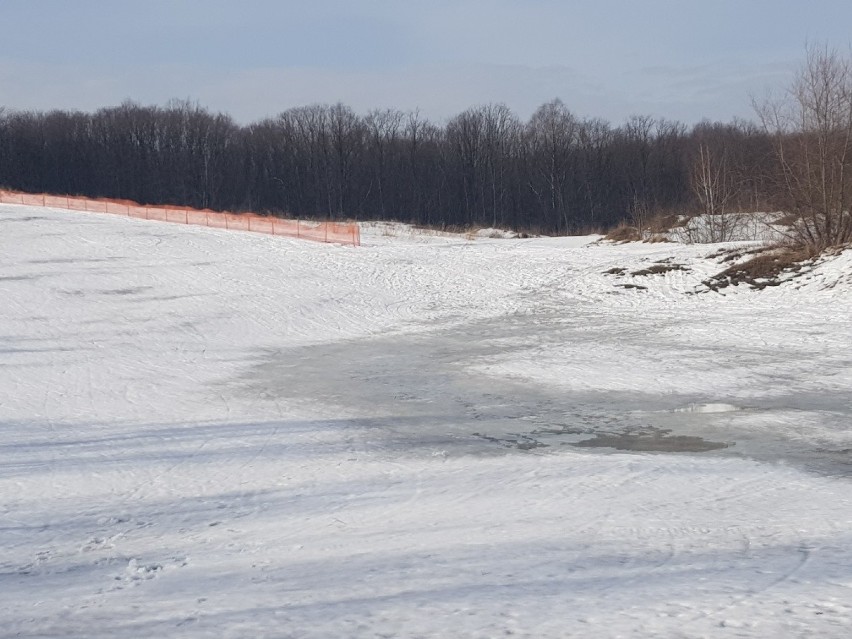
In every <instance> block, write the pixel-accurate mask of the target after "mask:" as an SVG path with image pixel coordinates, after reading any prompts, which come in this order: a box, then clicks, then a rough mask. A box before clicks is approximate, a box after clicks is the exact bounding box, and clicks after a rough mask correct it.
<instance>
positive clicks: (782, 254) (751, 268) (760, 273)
mask: <svg viewBox="0 0 852 639" xmlns="http://www.w3.org/2000/svg"><path fill="white" fill-rule="evenodd" d="M750 254H755V256H754V257H752V258H751V259H749V260H747V261H745V262H742V263H740V264H733V265H732V266H729V267H728V268H726V269H725V270H724V271H722V272H721V273H719V274H718V275H714V276H713V277H711V278H710V279H709V280H706V281H705V282H704V284H705V286H707V287H708V288H709V289H710V290H711V291H719V290H721V289H723V288H726V287H728V286H738V285H740V284H748V285H749V286H751V287H752V288H754V289H757V290H760V289H764V288H766V287H767V286H778V285H779V284H781V279H780V276H781V275H783V274H790V273H800V272H802V269H803V268H805V267H806V266H809V265H813V261H812V260H811V256H810V255H809V254H808V252H807V251H806V250H805V249H801V248H793V247H786V246H785V247H780V248H774V249H769V250H765V249H761V250H758V251H749V252H747V253H742V254H740V255H739V256H738V257H742V256H743V255H750ZM730 259H735V258H730ZM724 261H728V260H727V259H726V260H724Z"/></svg>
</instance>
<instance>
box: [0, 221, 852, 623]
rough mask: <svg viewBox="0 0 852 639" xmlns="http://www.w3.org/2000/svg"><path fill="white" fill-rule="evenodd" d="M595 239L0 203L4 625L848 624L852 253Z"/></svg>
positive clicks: (851, 617) (851, 582)
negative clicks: (758, 280)
mask: <svg viewBox="0 0 852 639" xmlns="http://www.w3.org/2000/svg"><path fill="white" fill-rule="evenodd" d="M489 235H496V234H491V233H489ZM596 239H597V238H536V239H496V238H490V237H485V238H482V237H476V239H471V238H466V237H460V236H451V235H449V234H428V233H418V232H417V231H416V230H414V229H411V228H410V227H403V226H390V225H373V226H369V227H368V226H365V227H364V233H363V242H364V246H363V247H361V248H360V249H356V248H352V247H341V246H328V245H322V244H312V243H308V242H299V241H297V240H288V239H284V238H277V237H267V236H262V235H253V234H248V233H235V232H227V231H219V230H215V229H205V228H195V227H182V226H178V225H171V224H163V223H157V222H146V221H143V220H133V219H122V218H117V217H112V216H105V215H96V214H85V213H74V212H67V211H59V210H51V209H40V208H27V207H20V206H0V300H2V302H0V362H2V369H1V370H2V375H1V376H0V448H2V464H0V636H9V637H142V636H146V637H305V638H319V637H323V638H326V637H327V638H340V637H498V636H500V637H503V636H514V637H536V638H540V637H817V636H818V637H849V636H850V634H852V568H850V566H852V491H850V479H849V475H850V468H852V466H850V463H849V455H850V450H852V430H850V423H852V422H850V416H852V393H850V388H852V350H850V345H852V313H850V310H851V309H850V291H852V252H850V251H847V252H845V253H843V254H841V255H839V256H836V257H833V258H831V259H828V258H827V259H825V260H823V261H821V262H820V263H819V264H817V266H816V267H815V268H814V269H813V270H811V271H808V272H807V273H806V274H803V275H800V276H798V277H796V278H795V279H792V280H791V281H789V282H787V283H785V284H784V285H782V286H779V287H775V288H767V289H765V290H762V291H754V290H750V289H747V288H746V287H744V286H739V287H736V288H729V289H724V290H723V291H722V294H720V293H713V292H707V291H706V287H703V286H702V284H701V282H702V281H703V280H704V279H706V278H707V277H708V276H710V275H712V274H713V273H715V272H718V271H719V270H721V269H722V268H724V266H723V265H720V264H719V263H718V262H717V261H716V260H715V259H708V258H707V256H708V255H709V254H710V253H711V252H713V251H714V250H716V249H718V247H708V246H684V245H672V244H627V245H612V244H609V243H606V242H600V241H595V240H596ZM660 261H666V262H665V263H668V264H679V265H682V267H683V268H684V269H686V270H673V271H670V272H667V273H664V274H658V275H632V274H631V273H634V272H636V271H639V270H641V269H643V268H647V267H648V266H651V265H653V264H654V263H656V262H660ZM612 268H623V269H624V272H623V273H621V274H606V273H605V271H608V270H610V269H612ZM624 285H634V286H635V285H639V286H643V287H645V288H625V287H624ZM649 432H650V433H652V435H651V438H652V440H653V438H654V437H658V438H660V439H661V440H664V441H667V440H666V437H669V438H671V437H681V438H684V439H683V441H684V442H687V444H685V445H684V448H686V449H687V450H684V451H682V452H653V451H651V452H642V451H631V450H615V449H614V448H612V447H609V446H611V442H612V441H623V440H624V439H625V438H626V439H627V440H629V439H630V437H634V436H636V435H637V434H639V435H642V436H643V437H645V436H648V433H649ZM596 437H604V438H606V437H610V438H612V439H611V440H610V441H609V443H607V442H605V441H601V443H600V445H592V446H589V445H588V444H589V442H590V441H591V440H594V439H595V438H596ZM620 438H621V439H620ZM686 438H692V439H686ZM699 438H701V439H699ZM583 441H585V442H586V445H585V446H583V447H578V446H575V445H574V444H577V443H579V442H583ZM654 441H656V440H654ZM703 441H710V442H718V443H720V444H728V447H727V448H718V447H717V448H715V449H713V450H705V451H704V452H700V451H699V450H696V449H695V448H694V446H693V444H694V443H695V442H703ZM690 451H693V452H690Z"/></svg>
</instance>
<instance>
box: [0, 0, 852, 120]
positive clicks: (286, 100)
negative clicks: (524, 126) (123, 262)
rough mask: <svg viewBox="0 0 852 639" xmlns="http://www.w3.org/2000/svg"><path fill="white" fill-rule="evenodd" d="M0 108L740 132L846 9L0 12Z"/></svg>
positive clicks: (778, 3)
mask: <svg viewBox="0 0 852 639" xmlns="http://www.w3.org/2000/svg"><path fill="white" fill-rule="evenodd" d="M0 24H2V25H3V29H2V36H0V105H5V106H7V107H11V108H18V109H50V108H66V109H67V108H77V109H87V110H89V109H96V108H98V107H101V106H107V105H113V104H117V103H120V102H121V101H123V100H125V99H133V100H135V101H138V102H141V103H144V104H149V103H157V104H162V103H164V102H166V101H167V100H169V99H170V98H181V99H186V98H189V99H191V100H197V101H198V102H200V103H201V104H202V105H205V106H207V107H209V108H210V109H212V110H217V111H219V110H221V111H226V112H229V113H231V114H232V115H233V116H234V117H235V118H237V120H239V121H241V122H249V121H252V120H255V119H259V118H262V117H266V116H269V115H274V114H277V113H279V112H281V111H283V110H285V109H287V108H289V107H293V106H299V105H303V104H309V103H314V102H337V101H342V102H344V103H346V104H349V105H351V106H352V107H353V108H355V109H356V110H357V111H359V112H366V111H367V110H369V109H371V108H387V107H397V108H401V109H414V108H419V109H420V110H421V111H422V112H423V113H424V114H425V115H427V116H428V117H430V118H433V119H436V120H441V119H443V118H446V117H449V116H452V115H454V114H456V113H458V112H459V111H461V110H463V109H465V108H467V107H469V106H474V105H477V104H482V103H487V102H503V103H505V104H507V105H509V106H510V107H511V108H512V109H513V110H514V111H516V112H517V113H518V114H519V115H521V116H522V117H528V116H529V115H530V114H531V113H532V111H533V110H534V109H535V107H537V106H538V105H540V104H541V103H543V102H545V101H548V100H550V99H552V98H554V97H559V98H561V99H562V100H563V101H564V102H565V103H566V104H567V105H568V106H569V108H571V109H572V110H573V111H575V112H576V113H578V114H579V115H581V116H597V117H603V118H606V119H609V120H612V121H614V122H620V121H622V120H624V119H625V118H626V117H628V116H629V115H631V114H636V113H641V114H651V115H655V116H663V117H669V118H674V119H680V120H684V121H686V122H696V121H698V120H700V119H702V118H710V119H719V120H730V119H731V118H732V117H747V118H748V117H751V114H752V111H751V106H750V97H751V95H758V96H760V95H763V94H764V93H765V92H766V91H767V90H769V89H776V90H777V89H778V88H782V87H783V86H784V85H785V84H786V83H787V82H788V81H789V78H790V76H791V73H792V72H793V70H794V69H795V68H796V66H797V65H798V64H799V62H800V61H801V59H802V57H803V53H804V48H805V45H806V44H807V43H808V42H810V43H818V44H826V43H827V44H829V45H830V46H835V47H837V48H838V49H840V50H842V51H843V52H848V50H849V45H850V40H852V30H850V28H849V27H850V25H852V2H850V1H849V0H811V1H810V2H807V3H806V2H804V0H739V1H738V2H734V1H731V0H705V1H703V2H690V1H688V0H682V1H680V2H677V1H674V0H597V1H586V0H574V1H571V0H568V1H562V2H558V1H556V0H527V1H525V2H510V1H508V0H458V1H456V2H449V1H444V0H434V1H426V0H423V1H421V2H390V1H384V0H370V1H362V2H359V1H355V0H353V1H349V2H345V1H342V0H313V1H307V0H306V1H305V2H281V1H279V2H274V1H272V0H242V1H241V2H236V1H228V2H226V1H222V0H206V1H203V0H171V1H166V0H145V1H144V2H140V1H139V0H0Z"/></svg>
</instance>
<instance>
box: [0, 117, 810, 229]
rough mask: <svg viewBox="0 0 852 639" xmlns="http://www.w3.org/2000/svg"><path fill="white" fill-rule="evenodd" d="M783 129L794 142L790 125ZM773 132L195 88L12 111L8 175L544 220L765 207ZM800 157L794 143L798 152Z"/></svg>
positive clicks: (258, 205) (295, 206)
mask: <svg viewBox="0 0 852 639" xmlns="http://www.w3.org/2000/svg"><path fill="white" fill-rule="evenodd" d="M782 137H783V138H784V140H785V141H788V140H789V143H790V144H792V143H793V142H792V141H793V139H794V138H792V137H789V134H788V133H787V131H784V132H783V134H782ZM776 138H777V136H776V135H775V133H774V132H772V131H769V130H768V129H766V128H762V127H760V126H758V125H756V124H752V123H749V122H744V121H737V122H733V123H710V122H703V123H701V124H698V125H696V126H693V127H687V126H685V125H683V124H681V123H678V122H673V121H669V120H661V119H654V118H651V117H646V116H636V117H632V118H630V119H629V120H628V121H627V122H626V123H624V124H623V125H620V126H614V125H612V124H610V123H608V122H606V121H603V120H600V119H582V118H578V117H577V116H576V115H574V114H573V113H572V112H571V111H570V110H569V109H568V108H567V107H566V105H564V104H563V103H562V102H561V101H559V100H554V101H552V102H549V103H547V104H544V105H542V106H541V107H540V108H539V109H538V110H537V111H536V112H535V113H534V114H533V116H532V117H531V118H530V119H529V120H527V121H522V120H521V119H520V118H519V117H518V116H517V115H515V114H514V113H513V112H512V111H511V110H510V109H509V108H507V107H506V106H505V105H502V104H490V105H484V106H480V107H475V108H471V109H468V110H466V111H464V112H463V113H460V114H459V115H457V116H456V117H454V118H452V119H450V120H449V121H447V122H445V123H441V124H438V123H434V122H430V121H429V120H427V119H426V118H424V117H423V116H422V115H421V114H420V113H418V112H416V111H415V112H402V111H397V110H392V109H388V110H375V111H372V112H370V113H367V114H366V115H359V114H356V113H355V112H353V110H352V109H350V108H349V107H347V106H345V105H342V104H336V105H312V106H305V107H298V108H294V109H290V110H287V111H285V112H283V113H281V114H280V115H279V116H277V117H275V118H270V119H266V120H263V121H260V122H256V123H253V124H250V125H248V126H240V125H238V124H236V123H235V122H234V121H233V119H232V118H230V117H229V116H228V115H225V114H221V113H212V112H210V111H208V110H206V109H204V108H202V107H200V106H198V105H195V104H192V103H188V102H172V103H169V104H167V105H166V106H164V107H157V106H140V105H137V104H134V103H130V102H127V103H125V104H122V105H120V106H118V107H113V108H106V109H101V110H99V111H97V112H95V113H81V112H66V111H51V112H15V111H6V112H2V113H0V185H3V186H6V187H9V188H15V189H21V190H26V191H33V192H50V193H68V194H80V195H87V196H94V197H100V196H102V197H115V198H127V199H132V200H136V201H139V202H144V203H150V204H156V203H175V204H186V205H190V206H195V207H209V208H213V209H220V210H254V211H259V212H266V213H272V214H285V215H295V216H300V217H303V218H331V219H335V218H355V219H383V220H400V221H406V222H415V223H420V224H429V225H451V226H469V225H478V226H499V227H508V228H514V229H517V230H527V231H537V232H545V233H567V232H573V231H577V230H582V229H589V228H606V227H609V226H611V225H614V224H616V223H618V222H619V221H621V220H623V219H632V220H634V221H635V222H636V223H637V224H639V225H642V224H645V223H646V221H647V220H648V218H649V217H651V216H653V215H655V214H658V213H673V212H678V213H684V212H706V213H709V214H717V213H725V212H727V211H734V210H752V211H753V210H766V209H767V207H769V206H771V205H772V204H773V202H772V197H773V196H772V192H771V191H772V189H771V188H770V186H771V187H773V188H775V187H777V181H778V179H777V178H778V177H779V176H783V175H784V174H783V172H781V171H780V170H777V169H776V168H775V167H776V161H775V154H774V151H773V149H774V148H775V142H776ZM785 157H786V156H785Z"/></svg>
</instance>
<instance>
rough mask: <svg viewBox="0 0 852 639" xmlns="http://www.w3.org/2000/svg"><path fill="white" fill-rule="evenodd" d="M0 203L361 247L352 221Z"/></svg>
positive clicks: (46, 201)
mask: <svg viewBox="0 0 852 639" xmlns="http://www.w3.org/2000/svg"><path fill="white" fill-rule="evenodd" d="M0 204H25V205H27V206H45V207H52V208H61V209H70V210H72V211H89V212H92V213H110V214H113V215H125V216H127V217H135V218H140V219H144V220H158V221H160V222H173V223H176V224H192V225H195V226H209V227H212V228H219V229H228V230H233V231H251V232H252V233H266V234H267V235H280V236H284V237H296V238H301V239H305V240H313V241H316V242H332V243H335V244H352V245H353V246H360V245H361V231H360V228H359V227H358V224H356V223H355V222H305V221H302V220H285V219H282V218H277V217H266V216H263V215H256V214H255V213H220V212H218V211H210V210H207V209H203V210H201V209H191V208H188V207H183V206H171V205H157V206H146V205H144V204H139V203H137V202H131V201H130V200H111V199H106V198H87V197H78V196H70V195H68V196H66V195H49V194H47V193H23V192H20V191H2V190H0Z"/></svg>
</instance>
